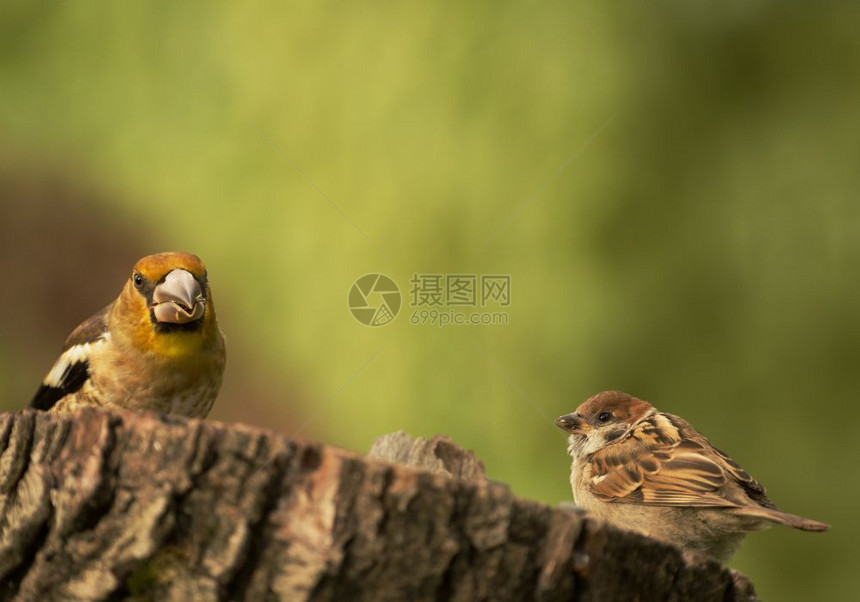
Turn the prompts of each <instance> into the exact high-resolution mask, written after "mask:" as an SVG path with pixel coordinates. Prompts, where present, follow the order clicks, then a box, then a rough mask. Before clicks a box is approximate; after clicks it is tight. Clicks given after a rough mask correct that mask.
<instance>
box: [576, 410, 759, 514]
mask: <svg viewBox="0 0 860 602" xmlns="http://www.w3.org/2000/svg"><path fill="white" fill-rule="evenodd" d="M589 484H590V488H591V492H592V494H593V495H594V496H595V497H597V498H598V499H601V500H603V501H607V502H626V503H635V504H649V505H655V506H701V507H707V506H711V507H730V506H734V507H740V506H746V505H749V503H750V500H749V498H752V499H754V500H755V501H757V502H758V503H762V505H766V504H769V505H770V506H772V504H771V502H770V501H769V500H767V498H766V497H765V495H764V488H763V487H762V486H761V485H759V484H758V483H757V482H756V481H755V480H754V479H753V478H752V477H751V476H750V475H749V474H747V472H746V471H744V470H743V469H742V468H741V467H740V466H738V465H737V464H736V463H735V462H733V461H732V460H731V459H729V458H728V457H727V456H726V455H725V454H723V453H722V452H720V451H719V450H717V449H716V448H714V447H713V446H712V445H711V444H710V443H709V442H708V440H707V439H706V438H705V437H704V436H703V435H702V434H700V433H699V432H698V431H696V430H695V429H694V428H693V427H692V426H690V424H689V423H687V422H686V421H684V420H683V419H681V418H679V417H677V416H673V415H671V414H665V413H657V414H654V415H652V416H650V417H648V418H646V419H645V420H643V421H641V422H640V423H639V424H637V425H636V426H635V427H634V428H633V429H631V431H630V432H629V433H628V434H627V435H626V436H625V437H623V438H621V439H619V440H618V441H617V442H616V443H613V444H611V445H608V446H607V447H605V448H603V449H601V450H598V451H597V452H595V453H594V454H593V455H592V457H591V480H590V483H589ZM763 502H766V504H764V503H763Z"/></svg>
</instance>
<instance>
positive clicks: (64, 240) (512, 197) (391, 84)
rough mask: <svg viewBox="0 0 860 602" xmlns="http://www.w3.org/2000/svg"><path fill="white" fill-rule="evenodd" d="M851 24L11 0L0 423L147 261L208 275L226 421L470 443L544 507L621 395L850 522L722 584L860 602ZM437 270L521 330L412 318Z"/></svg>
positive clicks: (335, 435) (682, 12) (6, 23)
mask: <svg viewBox="0 0 860 602" xmlns="http://www.w3.org/2000/svg"><path fill="white" fill-rule="evenodd" d="M252 5H253V6H252ZM858 24H860V8H858V5H856V3H855V4H851V3H847V2H846V3H822V4H818V5H816V6H815V7H814V8H813V7H812V6H811V5H810V6H807V5H805V4H803V3H770V2H761V1H759V2H739V1H730V2H727V3H722V4H719V5H716V4H714V5H711V4H710V3H689V2H663V3H652V4H648V5H641V4H638V3H626V4H623V5H620V6H619V5H613V6H611V7H610V6H608V5H604V4H601V3H599V2H586V3H581V4H578V5H571V4H568V3H562V2H558V3H546V4H543V5H541V6H535V5H532V4H530V3H516V2H484V3H474V4H470V5H468V6H467V5H465V4H461V3H450V4H447V3H436V4H435V5H431V4H426V5H418V4H408V3H404V4H394V3H374V4H363V5H358V4H356V5H345V4H342V3H337V4H334V3H313V4H311V3H307V4H300V3H296V4H295V5H287V4H283V3H272V4H269V5H267V4H264V3H251V4H247V3H242V4H241V6H240V4H239V3H230V2H216V3H200V4H195V5H188V4H183V5H181V6H180V5H174V4H168V3H134V2H130V3H126V2H124V3H116V4H108V3H105V4H102V5H98V6H97V5H96V4H94V3H61V4H60V3H48V2H32V1H24V0H11V1H6V2H4V3H3V5H2V8H0V270H2V275H3V284H2V290H0V327H2V338H0V405H2V408H3V409H8V410H13V409H17V408H20V407H23V406H24V405H26V403H27V402H28V399H29V396H30V395H31V394H32V393H33V392H34V390H35V388H36V386H37V383H38V381H39V380H40V379H41V377H42V376H43V375H44V373H45V372H46V371H47V369H48V368H49V366H50V364H51V362H52V361H53V359H54V358H55V356H56V353H57V352H58V350H59V348H60V345H61V343H62V340H63V339H64V337H65V336H66V334H68V332H69V331H70V330H71V329H72V328H73V327H74V326H75V325H76V324H77V323H78V322H79V321H80V320H82V319H83V318H84V317H86V316H88V315H89V314H90V313H93V312H94V311H95V310H96V309H98V308H100V307H101V306H103V305H104V304H106V303H107V302H108V301H109V300H110V299H112V298H113V297H114V296H115V295H116V294H117V293H118V292H119V289H120V287H121V286H122V283H123V281H124V279H125V278H126V277H127V274H128V271H129V270H130V267H131V265H132V264H133V263H134V262H135V260H136V259H138V258H139V257H140V256H142V255H144V254H146V253H149V252H155V251H161V250H168V249H175V250H189V251H193V252H196V253H197V254H199V255H200V256H201V257H202V258H203V259H204V260H205V261H206V263H207V266H208V268H209V273H210V276H211V280H212V282H213V287H214V294H215V299H216V303H217V306H218V311H219V318H220V321H221V323H222V328H223V330H224V331H225V333H226V335H227V337H228V343H229V363H228V368H227V374H226V375H225V385H224V389H223V391H222V395H221V397H220V399H219V401H218V403H217V405H216V408H215V410H214V411H213V414H212V418H215V419H220V420H225V421H242V422H246V423H250V424H255V425H259V426H263V427H268V428H273V429H276V430H279V431H282V432H285V433H295V432H296V431H297V430H298V429H301V436H306V437H312V438H315V439H320V440H323V441H327V442H330V443H333V444H336V445H339V446H343V447H346V448H350V449H353V450H358V451H365V450H366V449H367V448H368V447H369V445H370V444H371V442H372V441H373V439H374V438H375V437H377V436H378V435H381V434H383V433H386V432H390V431H393V430H397V429H403V430H406V431H407V432H409V433H411V434H413V435H424V436H429V435H433V434H435V433H446V434H449V435H451V436H452V437H453V438H454V439H455V440H456V441H458V442H459V443H460V444H462V445H464V446H466V447H469V448H472V449H474V450H475V452H476V453H477V454H478V456H479V457H480V458H482V459H483V460H484V462H485V463H486V465H487V469H488V471H489V473H490V475H491V477H492V478H494V479H497V480H500V481H504V482H506V483H508V484H510V486H511V488H512V489H513V490H514V491H515V492H516V493H517V494H519V495H522V496H526V497H529V498H533V499H537V500H540V501H543V502H547V503H551V504H555V503H557V502H558V501H560V500H563V499H569V498H570V490H569V487H568V483H567V470H568V458H567V456H566V454H565V442H564V437H563V436H562V434H561V433H560V432H557V430H556V429H555V427H554V426H552V424H551V422H550V419H551V418H552V417H554V416H557V415H559V414H562V413H566V412H568V411H570V410H572V409H573V408H574V407H575V406H576V405H578V404H579V403H580V402H581V401H582V400H584V399H585V398H586V397H588V396H590V395H592V394H593V393H595V392H597V391H600V390H604V389H610V388H612V389H622V390H625V391H628V392H630V393H634V394H636V395H638V396H640V397H643V398H645V399H648V400H650V401H652V402H654V403H655V404H656V405H657V406H658V407H660V408H661V409H664V410H667V411H671V412H675V413H678V414H681V415H683V416H684V417H686V418H687V419H689V420H690V421H691V422H692V423H693V424H695V425H697V426H698V427H699V428H700V429H701V430H702V431H704V432H705V434H707V435H708V436H709V437H710V438H711V439H712V440H713V441H714V442H715V443H716V444H717V445H718V446H720V447H721V448H723V449H725V450H727V451H728V452H729V453H730V454H731V455H732V456H733V457H734V458H735V459H737V460H738V461H739V462H741V463H742V464H743V465H744V466H745V467H746V468H747V469H748V470H749V471H750V472H751V473H752V474H753V475H754V476H756V477H757V478H758V479H759V480H761V481H762V482H763V483H765V485H767V487H768V489H769V492H770V494H771V497H772V498H773V500H774V501H775V502H776V503H778V504H779V505H780V506H782V507H783V508H784V509H786V510H788V511H791V512H797V513H800V514H806V515H809V516H812V517H814V518H818V519H822V520H826V521H828V522H831V523H832V524H833V530H832V531H831V532H830V533H827V534H825V535H811V534H804V533H800V532H794V531H789V530H787V529H779V528H777V529H773V530H771V531H768V532H766V533H762V534H756V535H753V536H751V537H750V538H749V539H748V540H747V542H746V544H745V545H744V547H743V548H742V550H741V551H740V552H739V553H738V554H737V556H736V557H735V558H734V559H733V561H732V563H731V564H732V566H734V567H736V568H738V569H740V570H741V571H743V572H745V573H747V574H748V575H749V576H750V577H751V578H752V579H753V581H754V582H755V584H756V586H757V588H758V591H759V593H760V595H761V596H762V597H763V598H764V599H767V600H806V599H813V598H814V599H822V600H823V599H849V598H851V597H853V595H855V594H856V589H857V586H858V584H857V581H856V578H855V574H856V572H855V571H853V564H854V562H853V557H854V555H855V549H856V539H857V537H858V536H860V530H858V524H857V520H856V515H857V511H856V507H857V499H858V494H860V481H858V465H857V459H858V455H860V454H858V453H857V450H856V448H855V446H856V445H858V439H857V436H856V432H855V430H854V429H855V428H856V420H857V417H858V412H857V409H856V396H857V391H858V390H860V382H858V380H860V379H858V365H857V360H858V349H860V319H858V308H860V284H858V277H857V267H858V265H860V204H858V202H857V191H858V190H860V169H858V166H860V136H859V135H858V134H859V133H860V108H858V107H860V103H858V97H860V36H858V35H857V31H858ZM276 147H277V148H276ZM287 157H288V158H289V159H287ZM299 169H300V170H301V172H300V171H299ZM303 174H305V175H306V176H307V177H305V176H304V175H303ZM345 216H346V217H345ZM351 222H352V223H351ZM500 228H501V230H500ZM359 230H360V231H359ZM362 232H363V233H364V235H363V234H362ZM377 247H378V248H377ZM370 272H382V273H384V274H387V275H388V276H390V277H391V278H393V279H394V280H395V281H396V282H397V283H398V284H399V285H400V288H401V291H402V292H403V295H404V307H403V308H402V309H401V313H400V315H399V316H398V318H397V319H396V320H395V321H394V322H393V323H391V324H389V325H387V326H384V327H380V328H375V329H373V328H367V327H365V326H362V325H360V324H359V323H358V322H356V320H355V319H354V318H353V317H352V316H351V315H350V313H349V311H348V309H347V292H348V290H349V287H350V286H351V284H352V282H353V281H354V280H355V279H356V278H357V277H359V276H361V275H363V274H366V273H370ZM414 273H437V274H477V275H481V274H508V275H510V277H511V294H512V297H511V305H510V307H508V308H506V311H507V314H508V317H509V323H508V324H507V325H497V326H456V327H455V326H451V327H447V328H438V327H433V326H427V325H425V326H416V325H412V324H411V323H410V317H411V312H412V311H413V308H411V307H409V301H410V296H409V286H410V285H409V280H410V278H411V277H412V275H413V274H414Z"/></svg>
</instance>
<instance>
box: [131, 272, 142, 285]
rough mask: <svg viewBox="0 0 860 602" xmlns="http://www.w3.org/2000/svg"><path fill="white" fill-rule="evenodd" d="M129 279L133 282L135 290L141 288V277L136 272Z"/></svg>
mask: <svg viewBox="0 0 860 602" xmlns="http://www.w3.org/2000/svg"><path fill="white" fill-rule="evenodd" d="M131 279H132V281H133V282H134V286H135V288H140V287H142V286H143V276H141V275H140V274H138V273H137V272H135V273H134V275H132V277H131Z"/></svg>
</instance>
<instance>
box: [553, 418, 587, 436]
mask: <svg viewBox="0 0 860 602" xmlns="http://www.w3.org/2000/svg"><path fill="white" fill-rule="evenodd" d="M555 424H556V426H558V428H560V429H561V430H563V431H567V432H568V433H571V434H582V432H583V431H584V430H585V429H584V427H585V426H587V425H586V423H585V420H583V419H582V416H580V415H579V414H576V413H573V414H565V415H564V416H559V417H558V418H556V419H555Z"/></svg>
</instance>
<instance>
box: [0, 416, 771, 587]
mask: <svg viewBox="0 0 860 602" xmlns="http://www.w3.org/2000/svg"><path fill="white" fill-rule="evenodd" d="M392 437H394V439H392V440H391V441H389V443H388V444H384V445H383V447H385V445H387V447H388V448H389V451H390V450H392V449H393V450H394V452H393V453H394V454H395V455H394V456H393V459H394V460H409V458H410V453H406V455H405V456H397V455H396V454H397V453H398V452H397V451H396V450H397V448H398V445H399V446H400V447H401V448H402V449H412V450H413V451H414V449H415V447H414V446H415V441H413V440H412V439H411V438H409V437H408V436H407V435H402V436H400V435H394V436H392ZM403 437H406V439H403ZM398 438H399V440H400V441H401V443H400V444H397V443H396V441H397V440H398ZM422 441H423V443H422ZM434 441H435V443H434ZM417 445H418V446H419V447H421V449H423V450H425V452H426V453H425V454H424V456H423V457H425V459H426V458H429V460H430V464H431V465H430V466H429V468H430V470H425V469H422V468H416V467H410V466H407V465H403V464H396V463H389V462H386V461H382V460H378V459H372V458H368V457H363V456H361V455H358V454H354V453H350V452H347V451H344V450H341V449H338V448H334V447H331V446H326V445H322V444H319V443H313V442H308V441H302V440H296V439H291V438H290V437H287V436H285V435H280V434H277V433H274V432H271V431H266V430H262V429H257V428H251V427H248V426H243V425H225V424H219V423H216V422H207V421H202V420H193V419H185V418H179V417H173V416H160V415H154V414H145V413H131V412H114V411H99V410H83V411H80V412H77V413H73V414H66V415H53V414H45V413H38V412H33V411H24V412H21V413H17V414H3V415H0V599H2V600H25V601H30V600H32V601H43V600H122V599H134V600H159V601H161V600H176V601H183V602H185V601H188V600H249V601H254V602H257V601H263V600H374V601H377V600H464V601H472V600H530V599H531V600H572V599H576V600H585V601H587V600H719V601H730V600H752V599H754V594H753V589H752V586H751V585H750V583H749V582H748V581H747V580H746V579H745V578H743V577H740V576H738V575H734V574H733V573H732V572H730V571H729V570H728V569H726V568H725V567H723V566H721V565H720V564H719V563H717V562H715V561H712V560H708V559H705V558H701V557H693V556H690V555H687V554H683V553H681V552H680V551H678V550H676V549H674V548H672V547H670V546H667V545H664V544H661V543H659V542H656V541H652V540H649V539H647V538H645V537H642V536H640V535H636V534H634V533H629V532H624V531H620V530H617V529H615V528H613V527H611V526H609V525H606V524H604V523H602V522H600V521H597V520H595V519H592V518H589V517H588V516H587V515H584V514H581V513H578V512H574V511H571V510H567V509H562V508H551V507H548V506H545V505H543V504H538V503H536V502H531V501H528V500H522V499H518V498H516V497H515V496H513V495H512V494H511V493H510V492H509V491H508V489H507V488H506V487H504V486H503V485H499V484H495V483H492V482H490V481H487V480H486V479H485V478H484V477H483V466H482V465H480V462H479V461H477V459H474V458H473V457H472V458H471V459H470V458H469V457H467V455H468V453H467V452H462V450H459V448H457V447H456V445H454V444H453V442H450V440H448V439H438V440H431V441H430V442H427V441H426V440H418V443H417ZM428 450H429V451H428ZM378 452H379V450H377V453H378ZM383 455H384V454H383ZM421 457H422V453H416V454H413V456H412V459H413V460H415V458H421ZM434 458H435V459H436V460H438V461H439V462H438V464H436V463H435V460H434ZM418 463H419V464H421V461H419V462H418ZM425 465H426V464H425ZM433 471H435V472H433ZM447 473H452V474H447ZM452 475H453V476H452Z"/></svg>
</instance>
